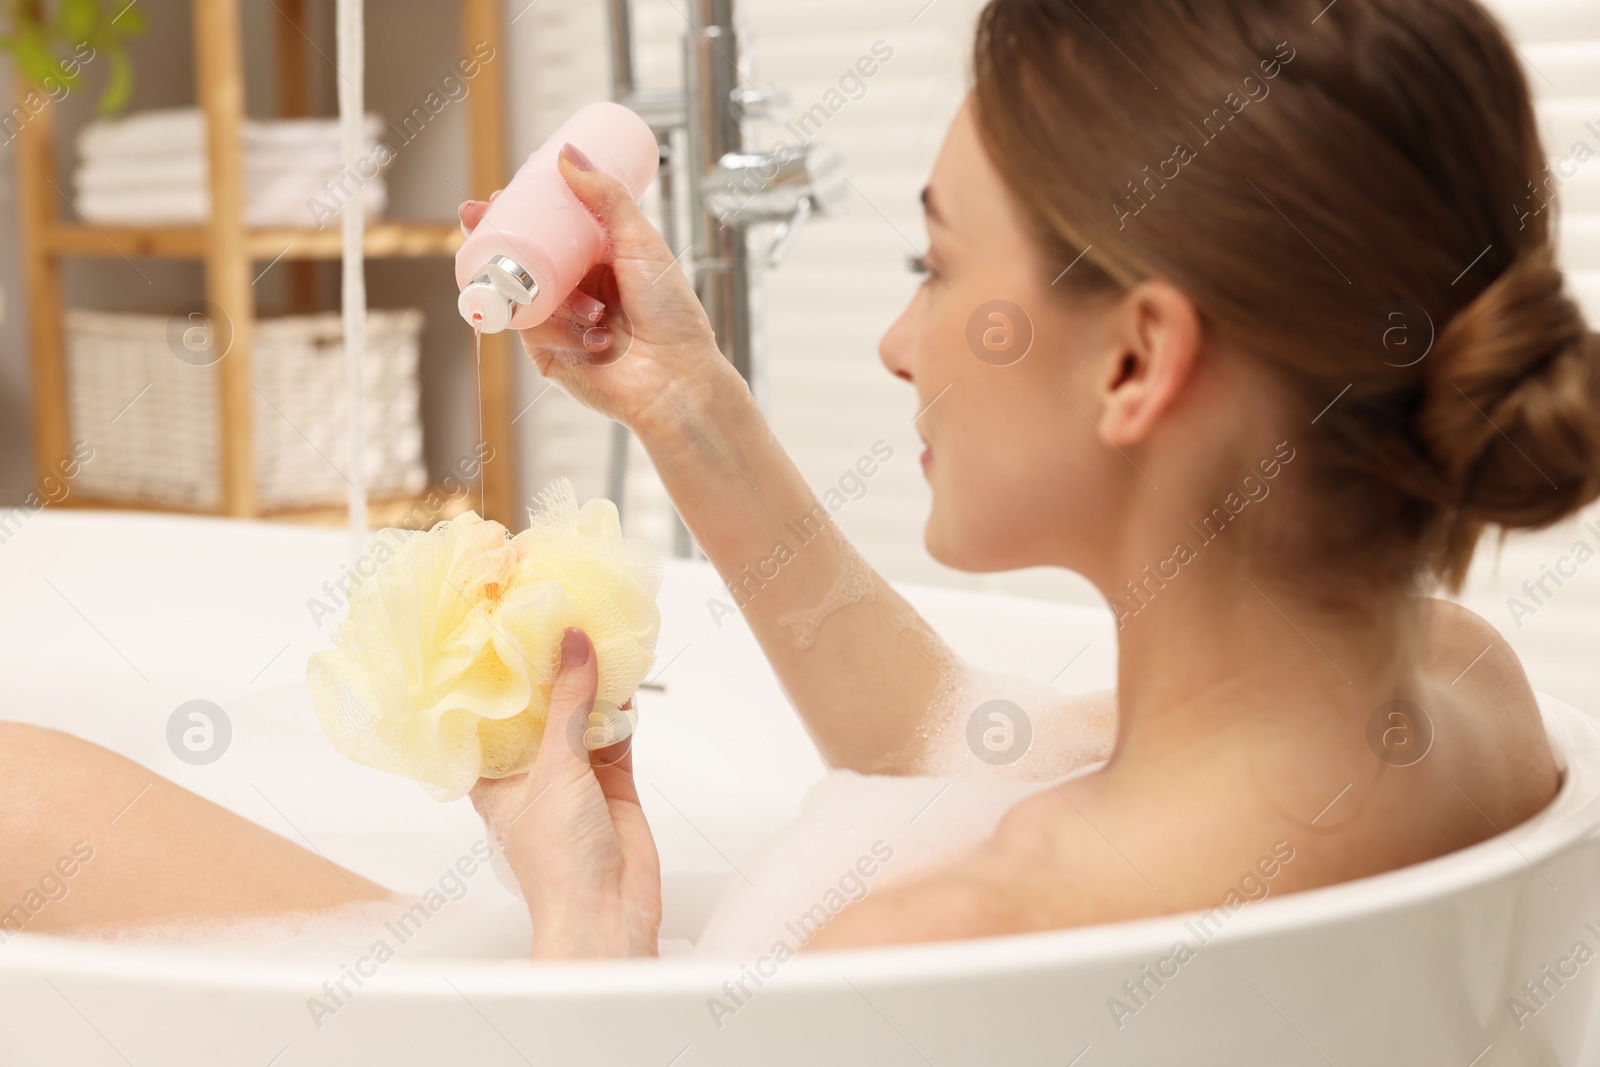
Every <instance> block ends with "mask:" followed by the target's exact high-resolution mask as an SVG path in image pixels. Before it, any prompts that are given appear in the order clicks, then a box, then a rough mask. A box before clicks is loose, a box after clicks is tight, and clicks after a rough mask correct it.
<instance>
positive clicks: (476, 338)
mask: <svg viewBox="0 0 1600 1067" xmlns="http://www.w3.org/2000/svg"><path fill="white" fill-rule="evenodd" d="M472 354H473V358H474V360H475V361H476V362H477V365H478V517H479V518H488V515H487V514H485V512H487V511H488V510H489V475H488V471H487V470H486V469H485V468H487V467H488V465H489V464H488V461H487V460H486V459H484V458H483V454H484V453H485V452H486V451H488V449H486V448H485V447H484V445H485V444H487V442H486V441H484V439H483V313H482V312H478V311H475V312H473V313H472Z"/></svg>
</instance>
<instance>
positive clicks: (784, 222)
mask: <svg viewBox="0 0 1600 1067" xmlns="http://www.w3.org/2000/svg"><path fill="white" fill-rule="evenodd" d="M813 208H814V204H813V202H812V200H811V197H810V196H802V197H801V198H800V199H799V201H798V202H797V203H796V204H795V205H794V210H793V211H791V212H789V217H788V218H786V219H781V220H779V222H778V225H777V227H776V228H775V229H774V230H773V231H772V244H770V245H769V246H767V266H768V267H769V268H777V267H778V266H780V265H782V263H783V261H784V260H785V259H787V258H788V256H789V249H791V248H793V247H794V241H795V238H796V237H798V236H799V235H800V229H801V227H803V226H804V225H805V224H806V222H807V221H808V220H809V219H810V218H811V216H812V214H813Z"/></svg>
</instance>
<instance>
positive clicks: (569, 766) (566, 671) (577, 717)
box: [534, 628, 600, 780]
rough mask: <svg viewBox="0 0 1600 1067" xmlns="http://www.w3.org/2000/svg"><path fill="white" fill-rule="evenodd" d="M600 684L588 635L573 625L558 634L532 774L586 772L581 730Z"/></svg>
mask: <svg viewBox="0 0 1600 1067" xmlns="http://www.w3.org/2000/svg"><path fill="white" fill-rule="evenodd" d="M599 688H600V670H599V666H598V664H597V663H596V662H595V655H594V644H593V642H591V641H590V640H589V635H588V634H586V633H584V632H583V631H582V630H579V629H576V628H573V629H569V630H567V631H566V633H565V634H563V635H562V637H561V662H560V665H559V666H558V667H557V668H556V674H555V678H554V680H553V681H552V682H551V683H550V711H549V714H548V715H547V716H546V717H545V721H544V738H543V739H542V740H541V741H540V743H539V756H538V758H537V760H536V761H535V763H534V777H536V778H548V779H550V780H557V779H559V780H565V779H568V778H570V777H572V776H574V775H576V774H584V775H587V774H589V773H590V768H589V750H588V749H587V748H585V747H584V743H583V742H584V732H585V731H586V730H587V729H588V728H589V713H590V712H591V711H592V710H594V700H595V694H596V693H597V691H598V690H599Z"/></svg>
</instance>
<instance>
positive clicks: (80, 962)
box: [0, 694, 1600, 1001]
mask: <svg viewBox="0 0 1600 1067" xmlns="http://www.w3.org/2000/svg"><path fill="white" fill-rule="evenodd" d="M1540 706H1541V711H1542V712H1543V713H1544V715H1545V721H1546V728H1547V731H1548V732H1549V733H1550V735H1551V738H1552V743H1553V744H1556V745H1557V747H1558V749H1559V754H1560V756H1561V757H1562V760H1563V763H1564V764H1565V768H1566V771H1565V773H1564V775H1563V778H1562V783H1561V788H1560V790H1559V791H1558V793H1557V795H1556V797H1555V798H1554V799H1553V800H1552V801H1551V803H1550V804H1549V805H1548V806H1547V807H1546V808H1545V809H1544V810H1543V811H1541V812H1539V813H1538V814H1536V815H1534V816H1532V817H1531V818H1529V819H1527V820H1526V821H1524V822H1523V823H1521V824H1519V825H1517V826H1515V827H1512V828H1511V829H1509V830H1507V831H1504V832H1503V833H1500V834H1496V835H1495V836H1493V837H1489V838H1486V839H1484V840H1483V841H1480V842H1478V843H1476V844H1474V845H1469V846H1468V847H1466V848H1464V849H1459V850H1457V851H1455V852H1451V853H1448V854H1446V855H1443V856H1438V857H1435V858H1433V859H1430V860H1425V861H1423V862H1421V863H1417V864H1412V865H1410V866H1407V867H1402V868H1399V869H1396V870H1392V871H1384V872H1382V873H1380V874H1375V875H1369V876H1366V877H1364V878H1357V879H1352V880H1351V881H1348V882H1341V883H1338V884H1335V885H1329V886H1320V887H1317V888H1314V889H1306V890H1301V891H1299V892H1295V893H1286V894H1283V895H1281V896H1274V897H1270V898H1267V899H1263V900H1261V901H1259V902H1256V903H1255V904H1254V905H1253V906H1251V907H1246V908H1242V909H1241V910H1240V911H1238V912H1236V913H1234V914H1233V915H1232V916H1231V917H1230V918H1229V919H1228V921H1227V924H1226V925H1225V926H1223V927H1222V928H1221V929H1219V930H1218V932H1217V933H1216V934H1214V935H1213V936H1212V938H1210V939H1209V940H1208V941H1206V942H1205V946H1206V947H1209V946H1210V945H1213V944H1217V943H1228V944H1236V943H1237V944H1243V943H1246V942H1251V941H1259V940H1260V939H1262V938H1265V937H1268V936H1270V935H1274V934H1279V933H1286V932H1293V931H1295V930H1312V929H1315V928H1316V927H1319V926H1333V925H1338V924H1340V923H1345V922H1350V921H1353V920H1354V921H1359V920H1360V919H1362V918H1376V917H1380V916H1383V915H1385V914H1395V913H1400V912H1404V911H1406V910H1407V909H1410V908H1415V907H1418V906H1421V905H1423V904H1425V903H1426V901H1428V900H1430V899H1434V898H1442V897H1446V896H1455V897H1465V896H1467V895H1470V894H1473V893H1476V892H1480V891H1484V890H1490V889H1492V888H1493V887H1497V886H1501V885H1504V884H1507V883H1511V882H1514V881H1516V880H1518V879H1520V878H1525V877H1528V876H1530V874H1531V875H1532V876H1533V877H1543V874H1542V871H1540V869H1539V866H1538V865H1539V864H1540V863H1541V862H1545V861H1549V860H1551V859H1552V858H1555V857H1557V856H1560V855H1562V854H1565V853H1568V852H1571V851H1575V850H1577V849H1580V848H1582V847H1584V846H1585V845H1593V844H1595V843H1596V842H1597V841H1600V724H1597V723H1595V722H1593V721H1591V720H1590V719H1589V718H1588V717H1587V716H1585V715H1584V714H1583V713H1582V712H1579V711H1577V710H1576V709H1574V708H1572V707H1571V706H1570V705H1567V704H1565V703H1563V702H1561V701H1559V700H1556V699H1554V698H1551V697H1548V696H1544V695H1542V694H1541V695H1540ZM1580 790H1581V791H1582V792H1583V795H1582V796H1580V795H1579V793H1580ZM1206 910H1207V909H1197V910H1191V911H1186V912H1181V913H1175V914H1170V915H1160V916H1152V917H1148V918H1141V919H1131V920H1127V921H1123V922H1116V923H1101V924H1096V925H1093V926H1085V927H1075V928H1069V929H1064V930H1049V931H1043V932H1037V933H1027V934H1009V935H1004V936H999V937H987V938H971V939H963V940H956V941H944V942H932V943H927V944H916V945H894V946H887V947H876V948H867V949H846V950H836V951H832V952H826V953H818V954H815V955H811V956H800V957H797V958H795V959H794V960H792V961H789V962H786V963H784V964H783V965H782V968H781V971H780V972H779V973H781V974H782V976H783V980H782V982H776V983H775V984H774V989H775V990H778V991H782V992H786V993H789V994H791V995H793V994H802V995H803V994H807V993H819V992H829V991H831V992H837V991H838V990H839V988H840V980H841V978H843V977H848V978H849V979H850V980H851V981H853V982H858V983H864V984H868V985H887V984H895V985H900V986H919V985H928V984H937V983H940V982H945V981H950V980H965V979H971V978H973V977H982V976H985V975H995V974H1006V975H1009V976H1013V977H1015V976H1023V975H1026V974H1028V973H1037V972H1052V971H1059V970H1062V969H1070V968H1077V967H1092V966H1096V965H1106V964H1110V963H1113V962H1115V961H1118V960H1125V959H1133V960H1135V961H1137V960H1148V959H1153V958H1158V957H1160V956H1163V955H1166V954H1168V953H1169V952H1170V951H1171V948H1172V945H1173V942H1174V939H1175V938H1176V937H1178V936H1181V935H1180V932H1181V931H1183V930H1184V924H1185V923H1186V922H1188V921H1190V920H1192V919H1194V918H1195V917H1196V916H1199V915H1202V914H1204V913H1205V911H1206ZM758 958H759V957H758ZM753 962H755V961H753V960H742V961H734V960H697V959H690V958H681V959H680V958H668V959H664V960H656V959H650V960H620V961H572V962H561V963H538V964H536V963H533V962H532V961H529V960H482V959H472V958H461V959H450V958H440V957H430V958H428V959H425V960H406V959H396V960H394V961H392V962H390V963H386V964H385V965H384V967H383V970H382V975H383V981H382V982H381V983H378V984H377V985H375V986H374V988H373V989H372V990H370V991H369V990H363V998H362V999H377V998H383V997H390V998H398V999H404V998H418V997H421V998H429V997H435V996H438V995H440V994H441V992H442V991H445V992H447V991H448V989H447V987H443V986H441V983H440V981H439V979H440V977H441V975H444V976H448V978H449V979H450V982H451V983H452V984H454V985H455V986H456V987H457V988H458V990H459V992H460V993H461V994H462V995H465V996H473V995H476V996H481V997H486V998H492V997H504V996H536V997H540V998H545V999H551V1000H557V1001H559V1000H567V999H583V998H587V997H591V996H595V995H603V996H607V997H613V998H615V997H624V998H649V997H652V996H659V995H663V994H665V995H669V996H682V995H687V994H693V995H696V996H698V995H701V994H708V995H719V994H720V992H721V988H722V984H723V982H724V981H726V980H727V979H729V978H730V977H733V978H737V977H738V976H739V975H740V973H741V968H742V965H743V964H746V963H753ZM30 972H31V973H39V974H44V973H48V974H50V975H54V976H65V975H77V976H81V977H83V978H122V979H133V980H137V981H139V982H142V983H154V984H164V985H170V986H174V987H179V986H181V987H198V988H212V989H215V988H225V989H228V990H230V991H240V992H243V991H250V992H256V993H262V994H283V993H292V994H294V995H295V996H296V997H299V996H302V995H307V994H311V995H316V994H319V993H320V990H321V987H322V983H323V982H324V981H325V980H327V979H328V978H330V977H337V974H338V972H337V971H334V970H332V969H331V968H330V965H329V964H327V963H325V962H314V961H305V960H301V961H292V962H288V963H274V962H272V961H262V960H230V959H212V958H206V957H204V956H201V955H198V954H192V953H187V952H184V951H181V950H178V949H173V948H164V947H153V946H139V945H126V946H117V945H107V944H106V943H105V942H97V941H88V940H81V941H80V940H77V939H72V938H64V937H55V936H50V935H40V934H33V935H30V934H26V933H22V934H16V935H13V937H12V938H11V939H10V940H8V941H6V942H4V943H0V981H4V980H6V979H7V978H10V977H14V976H22V975H25V974H28V973H30ZM768 981H773V979H770V978H769V979H768Z"/></svg>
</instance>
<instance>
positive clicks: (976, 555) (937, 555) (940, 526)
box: [922, 512, 995, 572]
mask: <svg viewBox="0 0 1600 1067" xmlns="http://www.w3.org/2000/svg"><path fill="white" fill-rule="evenodd" d="M922 543H923V545H924V546H925V547H926V548H927V550H928V555H930V556H932V557H933V558H934V560H935V561H937V562H939V563H942V564H944V565H945V566H946V567H952V568H954V569H955V570H958V571H969V572H980V571H990V570H994V569H995V568H994V566H993V565H992V563H990V562H988V561H986V560H985V559H984V556H983V553H982V552H979V551H977V550H976V549H975V546H974V545H973V544H972V542H971V540H970V539H969V538H966V537H963V536H962V535H961V532H960V531H959V530H956V529H952V528H951V525H950V524H948V523H945V522H941V521H940V518H939V514H938V512H935V513H934V514H932V515H930V516H929V517H928V525H927V527H926V528H925V529H924V530H923V533H922Z"/></svg>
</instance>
